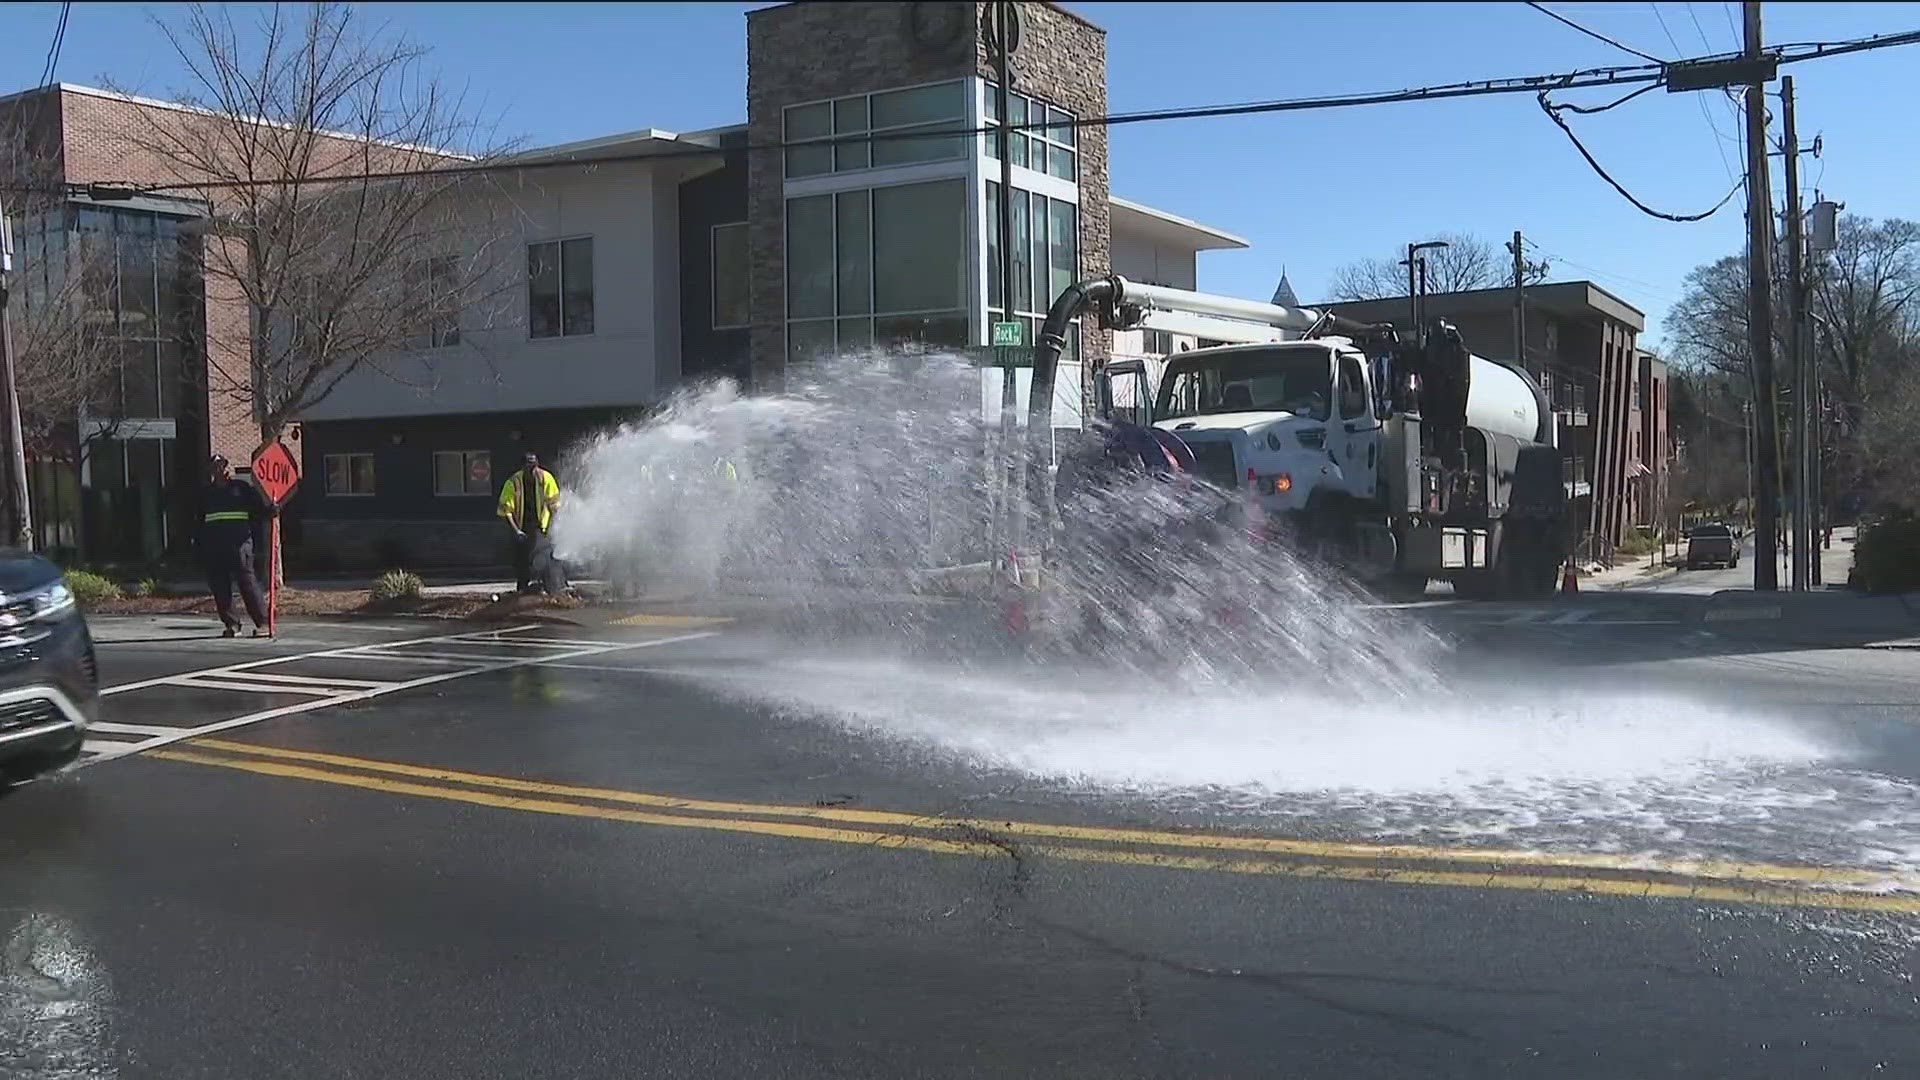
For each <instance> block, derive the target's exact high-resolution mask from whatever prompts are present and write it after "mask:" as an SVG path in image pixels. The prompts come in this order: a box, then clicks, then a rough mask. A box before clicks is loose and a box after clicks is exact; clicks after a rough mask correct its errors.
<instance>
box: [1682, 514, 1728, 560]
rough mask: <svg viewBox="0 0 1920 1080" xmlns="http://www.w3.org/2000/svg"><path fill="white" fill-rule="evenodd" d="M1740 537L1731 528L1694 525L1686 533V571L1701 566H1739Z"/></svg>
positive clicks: (1714, 525)
mask: <svg viewBox="0 0 1920 1080" xmlns="http://www.w3.org/2000/svg"><path fill="white" fill-rule="evenodd" d="M1739 565H1740V537H1739V536H1738V535H1737V534H1736V533H1735V532H1734V531H1733V526H1731V525H1723V524H1719V523H1717V522H1716V523H1714V524H1709V525H1695V526H1694V527H1693V528H1692V529H1690V530H1688V532H1687V569H1689V570H1698V569H1700V568H1701V567H1703V566H1739Z"/></svg>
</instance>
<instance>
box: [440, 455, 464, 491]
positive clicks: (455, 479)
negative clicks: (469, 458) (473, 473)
mask: <svg viewBox="0 0 1920 1080" xmlns="http://www.w3.org/2000/svg"><path fill="white" fill-rule="evenodd" d="M465 457H466V456H465V455H464V454H462V453H461V452H460V451H458V450H435V451H434V452H433V493H434V494H435V495H464V494H465V493H466V475H467V473H466V469H467V463H466V460H465Z"/></svg>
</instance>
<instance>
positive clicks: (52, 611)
mask: <svg viewBox="0 0 1920 1080" xmlns="http://www.w3.org/2000/svg"><path fill="white" fill-rule="evenodd" d="M73 610H74V602H73V590H72V589H70V588H68V587H67V583H66V582H65V581H64V580H60V581H53V582H49V583H48V584H45V585H42V586H40V587H39V588H37V589H28V590H27V591H25V592H18V593H11V594H7V595H4V596H0V644H5V643H6V642H7V640H8V639H17V638H19V637H22V636H23V635H25V634H26V633H27V632H29V631H30V630H31V629H32V627H33V625H34V624H35V623H47V622H53V621H54V620H56V619H60V618H63V617H65V616H66V615H67V614H69V613H70V612H72V611H73Z"/></svg>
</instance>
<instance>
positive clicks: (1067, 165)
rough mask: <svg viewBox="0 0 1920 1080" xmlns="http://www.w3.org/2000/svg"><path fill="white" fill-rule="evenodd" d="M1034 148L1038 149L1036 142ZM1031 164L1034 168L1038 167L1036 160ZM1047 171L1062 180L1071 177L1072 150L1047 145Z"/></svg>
mask: <svg viewBox="0 0 1920 1080" xmlns="http://www.w3.org/2000/svg"><path fill="white" fill-rule="evenodd" d="M1035 149H1038V144H1037V143H1036V144H1035ZM1033 164H1034V167H1035V168H1039V167H1040V163H1039V162H1038V161H1036V162H1034V163H1033ZM1047 172H1048V173H1049V174H1051V175H1053V176H1057V177H1059V178H1060V179H1062V180H1071V179H1073V151H1071V150H1062V149H1061V148H1060V147H1058V146H1049V147H1047Z"/></svg>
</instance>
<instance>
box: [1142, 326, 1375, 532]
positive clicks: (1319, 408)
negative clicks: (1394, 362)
mask: <svg viewBox="0 0 1920 1080" xmlns="http://www.w3.org/2000/svg"><path fill="white" fill-rule="evenodd" d="M1152 421H1153V425H1154V426H1155V427H1157V428H1160V429H1162V430H1164V431H1168V432H1171V433H1173V434H1174V435H1176V436H1178V437H1179V438H1180V439H1181V441H1183V442H1185V443H1186V444H1187V445H1188V446H1189V447H1190V448H1192V450H1193V454H1194V467H1195V470H1196V472H1198V473H1199V475H1200V476H1201V478H1202V479H1205V480H1207V481H1209V482H1211V483H1214V484H1217V485H1219V486H1221V487H1226V488H1229V489H1233V488H1238V489H1241V490H1245V489H1248V488H1251V489H1252V491H1253V493H1254V494H1255V495H1256V496H1257V497H1258V499H1259V502H1260V506H1261V508H1262V509H1263V510H1266V511H1268V512H1276V513H1277V512H1284V511H1288V510H1297V509H1300V508H1302V507H1304V506H1306V504H1307V500H1308V499H1309V498H1310V497H1312V495H1313V493H1314V492H1315V491H1316V490H1320V489H1323V488H1327V489H1332V490H1335V491H1338V492H1339V493H1341V494H1343V495H1347V496H1352V497H1357V498H1372V497H1373V495H1374V485H1375V483H1376V477H1377V475H1378V472H1377V469H1376V466H1377V464H1378V454H1379V443H1380V426H1381V425H1380V422H1379V421H1378V420H1376V419H1375V418H1374V408H1373V397H1372V393H1371V391H1370V382H1369V378H1368V364H1367V361H1366V358H1365V356H1364V355H1363V354H1362V353H1361V351H1360V350H1359V349H1358V348H1357V347H1355V346H1354V345H1353V344H1352V342H1351V341H1349V340H1348V339H1346V338H1317V339H1314V340H1312V341H1297V342H1279V343H1267V344H1256V345H1230V346H1224V347H1218V348H1211V349H1200V350H1196V351H1192V352H1186V353H1182V354H1180V355H1179V356H1177V357H1170V358H1168V361H1167V367H1166V371H1165V372H1164V373H1163V374H1162V375H1161V378H1160V386H1159V388H1158V392H1157V393H1156V394H1155V395H1154V399H1153V416H1152Z"/></svg>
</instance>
